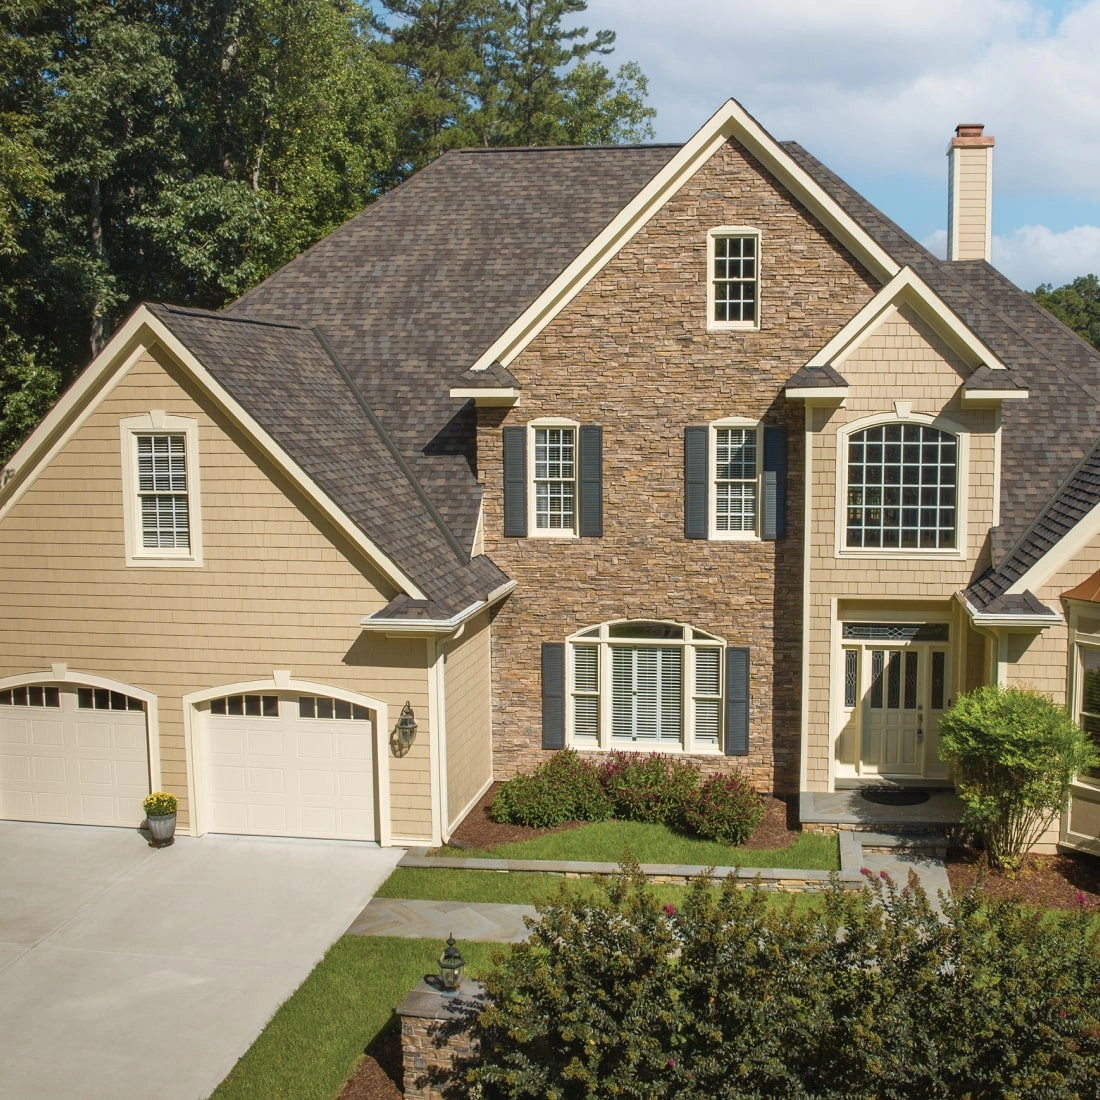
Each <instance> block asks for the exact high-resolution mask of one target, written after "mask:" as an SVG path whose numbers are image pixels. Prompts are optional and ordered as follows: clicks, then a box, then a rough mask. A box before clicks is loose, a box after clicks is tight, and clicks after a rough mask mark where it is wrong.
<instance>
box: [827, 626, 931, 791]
mask: <svg viewBox="0 0 1100 1100" xmlns="http://www.w3.org/2000/svg"><path fill="white" fill-rule="evenodd" d="M922 630H923V631H924V633H926V634H927V633H931V631H930V630H928V629H927V628H919V627H913V628H908V629H907V630H906V631H905V633H911V634H912V635H913V637H910V638H906V637H901V638H899V639H897V640H896V641H895V640H882V641H879V640H877V639H875V640H868V641H866V642H864V643H863V644H852V643H853V642H854V639H849V641H848V642H847V643H846V644H845V645H844V648H843V651H842V660H843V674H844V686H843V691H844V700H843V704H844V705H843V708H842V711H841V728H842V730H843V731H844V733H845V734H847V735H855V736H856V738H857V744H858V754H857V758H856V761H855V764H856V774H858V775H881V776H884V777H896V778H899V779H904V778H921V779H943V778H946V777H947V769H946V766H945V765H944V763H943V761H941V760H940V756H939V746H940V719H941V718H942V717H943V714H944V711H945V710H946V708H947V706H948V705H949V702H950V700H949V693H950V685H949V682H948V676H949V666H950V660H949V646H948V645H947V644H946V628H943V629H942V630H941V629H937V630H936V631H935V633H936V635H941V636H942V637H943V639H944V641H943V642H940V644H936V642H939V637H937V638H936V639H935V641H933V642H929V641H925V640H922V639H921V636H920V635H921V631H922ZM866 632H868V633H869V632H871V628H866ZM876 632H877V631H876ZM885 632H886V631H885V629H883V630H882V633H885ZM846 633H847V631H846ZM851 633H853V634H854V633H855V631H854V630H853V631H852V632H851ZM894 633H902V631H901V629H900V628H896V629H895V630H894ZM849 759H851V758H850V757H849Z"/></svg>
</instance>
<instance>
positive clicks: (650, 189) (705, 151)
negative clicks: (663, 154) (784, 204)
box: [471, 99, 900, 370]
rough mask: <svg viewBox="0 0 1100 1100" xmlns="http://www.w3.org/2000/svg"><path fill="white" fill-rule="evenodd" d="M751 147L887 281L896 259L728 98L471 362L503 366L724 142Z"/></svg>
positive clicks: (894, 270)
mask: <svg viewBox="0 0 1100 1100" xmlns="http://www.w3.org/2000/svg"><path fill="white" fill-rule="evenodd" d="M731 139H732V140H734V141H736V142H738V143H739V144H740V145H742V146H743V147H744V148H745V149H746V150H747V151H748V152H749V153H751V154H752V155H753V156H754V157H755V158H756V159H757V160H758V161H760V163H761V164H763V165H764V167H765V168H766V169H767V170H768V171H769V172H771V173H772V174H773V175H774V176H775V178H776V179H777V180H778V181H779V182H780V183H781V184H783V186H785V187H786V188H787V189H788V190H789V191H790V192H791V193H792V194H793V195H794V196H795V197H796V198H797V199H798V200H799V201H800V202H802V203H803V205H804V206H805V207H806V208H807V209H808V210H809V211H810V212H811V213H812V214H813V215H814V216H815V217H816V218H817V219H818V221H820V222H821V223H822V225H824V226H825V228H826V229H827V230H828V231H830V232H831V233H833V234H834V235H835V236H836V237H837V238H838V239H839V240H840V241H841V242H842V243H843V244H844V245H845V247H846V248H847V249H848V250H849V251H850V252H851V253H852V255H853V256H855V257H856V259H857V260H859V261H860V262H862V263H863V264H864V266H866V267H867V269H868V270H869V271H870V272H871V273H872V274H873V275H874V276H875V277H876V278H878V279H881V280H882V281H883V282H886V281H887V280H889V279H892V278H893V277H894V276H895V275H896V274H897V273H898V271H899V270H900V265H899V264H898V263H897V262H896V261H895V260H894V259H893V258H892V257H891V256H890V255H889V253H888V252H886V250H885V249H883V248H882V246H881V245H879V244H878V243H877V242H876V241H875V240H874V238H873V237H872V236H871V235H870V234H869V233H868V232H867V231H866V230H865V229H864V228H863V227H862V226H861V225H860V224H859V223H858V222H857V221H856V220H855V219H854V218H852V217H851V216H850V215H849V214H848V213H847V212H846V211H845V210H844V209H843V208H842V207H841V205H840V204H839V203H838V202H837V201H836V200H835V199H833V198H832V197H831V196H830V195H829V194H828V193H827V192H826V191H825V190H824V188H822V187H821V185H820V184H819V183H817V181H816V180H814V179H813V177H812V176H810V174H809V173H808V172H806V171H805V169H803V168H802V167H801V166H800V165H799V164H797V163H796V161H795V160H794V158H793V157H791V155H790V154H789V153H788V152H787V151H786V150H785V149H784V148H783V147H782V146H781V145H780V143H779V142H777V141H776V140H775V139H774V138H773V137H772V136H771V135H770V134H769V133H767V131H766V130H764V128H763V127H762V126H761V125H760V124H759V123H758V122H757V121H756V120H755V119H754V118H753V117H752V116H751V115H750V114H749V113H748V112H747V111H746V110H745V109H744V108H743V107H742V106H741V105H740V104H739V103H738V102H737V101H736V100H733V99H729V100H727V101H726V102H725V103H724V104H723V105H722V106H721V107H720V108H719V109H718V111H717V112H715V114H714V115H712V116H711V118H710V119H709V120H708V121H707V122H706V123H704V125H703V126H702V127H701V128H700V129H699V131H698V132H697V133H696V134H695V135H694V137H692V138H691V139H690V140H689V141H688V142H687V143H686V144H685V145H683V146H682V147H681V148H680V150H679V151H678V152H677V153H676V154H675V156H673V157H672V159H671V160H670V161H669V162H668V163H667V164H666V165H665V166H664V167H663V168H662V169H661V170H660V171H659V172H658V173H657V174H656V175H655V176H654V177H653V178H652V179H651V180H650V182H649V183H648V184H647V185H646V186H645V187H644V188H642V190H641V191H639V192H638V194H637V195H636V196H635V197H634V198H633V199H632V200H631V201H630V202H629V203H627V205H626V206H625V207H623V209H622V210H621V211H620V212H619V214H618V215H616V217H615V218H614V219H612V221H611V222H610V223H609V224H608V225H607V227H606V228H605V229H604V230H603V231H602V232H601V233H600V234H599V235H598V236H597V237H596V238H595V239H594V240H593V241H591V242H590V243H589V244H588V246H587V247H586V248H585V249H584V250H583V251H582V252H581V253H580V254H579V255H578V256H577V257H576V258H575V259H574V260H573V261H572V263H570V264H569V266H568V267H566V268H565V270H564V271H563V272H562V273H561V274H560V275H559V276H558V277H557V278H556V279H555V280H554V282H553V283H551V284H550V286H549V287H547V289H546V290H545V291H543V293H542V294H541V295H540V296H539V297H538V298H537V299H535V301H534V302H532V303H531V305H530V306H528V308H527V309H526V310H524V312H523V313H522V314H521V315H520V316H519V317H518V318H517V319H516V320H515V321H514V322H513V323H512V324H511V325H510V326H509V327H508V329H507V330H506V331H505V332H504V333H502V334H501V335H500V336H499V337H498V338H497V339H496V340H495V341H494V342H493V343H492V344H491V345H490V346H489V347H488V348H487V349H486V350H485V351H484V352H483V353H482V354H481V356H480V357H479V358H478V360H477V361H476V362H475V363H474V364H473V365H472V368H471V369H473V370H485V369H487V368H488V367H489V366H490V365H492V364H493V363H494V362H499V363H500V364H502V365H503V366H504V367H508V366H509V365H510V364H511V363H512V361H513V360H514V359H515V358H516V356H517V355H519V354H520V353H521V352H522V351H523V349H524V348H526V347H527V345H528V344H530V342H531V341H532V340H533V339H534V338H535V337H536V336H537V335H538V334H539V333H540V332H541V331H542V330H543V329H544V328H545V327H546V325H548V324H549V323H550V321H552V320H553V319H554V317H556V316H557V314H558V313H559V312H560V311H561V310H562V309H564V308H565V306H567V305H568V304H569V302H571V301H572V300H573V298H574V297H576V295H577V294H578V293H580V291H581V290H582V289H583V288H584V287H585V286H586V285H587V284H588V282H589V281H590V280H591V279H592V278H594V277H595V276H596V275H597V274H598V273H599V272H600V271H601V270H602V269H603V267H604V266H605V265H606V264H607V263H608V262H609V261H610V260H611V259H612V258H613V257H614V256H615V255H616V254H617V253H618V252H619V251H620V249H622V248H623V246H624V245H626V244H627V243H628V242H629V241H630V240H631V238H633V237H634V236H635V235H636V234H637V233H638V232H640V231H641V229H642V228H644V226H645V225H646V223H647V222H648V221H649V220H650V219H651V218H652V217H653V216H654V215H655V214H656V213H657V211H659V210H660V209H661V207H662V206H664V204H665V203H666V202H668V201H669V199H670V198H671V197H672V196H673V195H675V194H676V193H677V192H678V191H679V190H680V188H681V187H682V186H683V185H684V184H685V183H686V182H687V181H688V180H689V179H690V178H691V177H692V176H693V175H694V174H695V172H696V171H698V169H699V168H700V167H702V165H704V164H705V163H706V162H707V161H708V160H709V159H710V158H711V157H712V156H713V155H714V154H715V153H716V152H717V151H718V150H719V149H721V148H722V146H724V145H725V144H726V142H727V141H730V140H731Z"/></svg>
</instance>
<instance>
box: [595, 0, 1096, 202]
mask: <svg viewBox="0 0 1100 1100" xmlns="http://www.w3.org/2000/svg"><path fill="white" fill-rule="evenodd" d="M585 22H586V23H587V24H588V25H589V26H590V27H592V28H596V27H604V26H607V27H612V28H614V29H615V30H616V31H617V32H618V43H617V48H616V53H615V55H614V60H618V61H621V60H626V59H634V60H637V61H638V62H639V63H640V64H641V67H642V69H643V71H644V72H645V73H646V74H647V76H648V77H649V79H650V91H651V100H652V102H653V103H654V104H655V105H656V106H657V108H658V111H659V116H658V123H657V125H658V136H659V137H660V138H661V139H663V140H683V139H685V138H686V137H688V136H689V135H690V134H691V133H692V132H693V131H694V130H695V129H697V128H698V127H699V126H700V125H701V124H702V122H703V121H705V119H706V118H707V117H708V116H709V115H710V114H711V113H712V112H713V111H714V110H715V109H716V108H717V107H718V105H719V104H720V103H721V102H722V101H723V100H725V99H726V98H727V97H729V96H733V97H734V98H735V99H737V100H739V101H740V102H741V103H743V104H744V106H745V107H747V108H748V109H749V110H750V111H751V112H752V113H753V114H755V115H756V116H757V117H758V118H759V120H760V121H761V122H762V123H763V124H764V126H765V127H767V128H768V129H769V130H770V131H771V132H772V133H773V134H775V136H776V137H779V138H793V139H794V140H796V141H800V142H801V143H802V144H804V145H806V146H807V148H809V149H810V150H811V151H812V152H815V153H817V154H818V155H820V156H822V158H823V159H825V160H826V162H827V163H829V164H830V165H831V166H832V167H834V168H838V169H840V170H842V171H847V172H849V173H850V172H852V171H853V170H856V171H859V172H867V173H871V174H874V175H877V176H881V177H888V176H892V175H916V176H921V177H930V176H935V177H942V176H943V175H945V168H944V157H943V153H944V150H945V148H946V145H947V141H948V139H949V138H950V136H951V134H952V132H953V130H954V127H955V125H956V124H957V123H959V122H984V123H985V124H986V126H987V133H992V134H993V135H994V136H995V137H996V138H997V173H998V176H997V186H998V189H1001V190H1004V191H1005V192H1006V193H1016V194H1059V195H1075V196H1077V197H1080V198H1088V199H1094V200H1097V201H1100V142H1097V141H1096V140H1095V136H1096V135H1097V134H1098V133H1100V66H1098V65H1097V64H1096V45H1095V44H1096V42H1097V41H1100V0H1085V2H1082V3H1080V4H1078V5H1076V6H1075V7H1071V8H1070V9H1069V10H1068V11H1067V12H1066V13H1065V14H1064V15H1063V16H1062V17H1061V21H1060V22H1058V21H1057V19H1056V17H1055V16H1054V15H1053V14H1052V13H1051V11H1050V10H1049V9H1048V8H1047V7H1045V6H1044V5H1043V4H1042V3H1040V2H1039V0H967V2H966V3H964V4H961V3H959V2H958V0H921V2H920V3H908V2H901V0H893V2H891V0H887V2H885V3H884V2H883V0H833V2H831V3H826V4H823V3H821V2H820V0H771V2H770V3H768V4H761V3H760V2H759V0H679V2H678V3H676V4H669V3H668V2H667V0H590V2H589V8H588V11H587V13H586V15H585Z"/></svg>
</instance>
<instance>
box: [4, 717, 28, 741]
mask: <svg viewBox="0 0 1100 1100" xmlns="http://www.w3.org/2000/svg"><path fill="white" fill-rule="evenodd" d="M30 743H31V724H30V722H27V721H23V720H22V719H19V718H9V719H8V720H7V721H6V722H5V721H3V720H2V717H0V745H3V746H4V747H5V748H6V747H7V746H8V745H11V746H13V747H16V748H19V747H22V746H23V745H29V744H30Z"/></svg>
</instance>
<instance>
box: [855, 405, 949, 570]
mask: <svg viewBox="0 0 1100 1100" xmlns="http://www.w3.org/2000/svg"><path fill="white" fill-rule="evenodd" d="M958 453H959V444H958V438H957V437H956V436H954V435H952V434H951V433H950V432H945V431H942V430H941V429H939V428H933V427H931V426H930V425H927V424H898V423H894V424H878V425H875V426H874V427H871V428H865V429H864V430H863V431H859V432H853V433H852V434H851V435H850V436H849V437H848V482H847V484H848V494H847V510H846V532H845V545H846V546H847V547H848V548H849V549H888V550H897V549H902V550H904V549H919V550H950V549H954V548H955V546H956V539H957V536H956V527H957V516H958Z"/></svg>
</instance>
